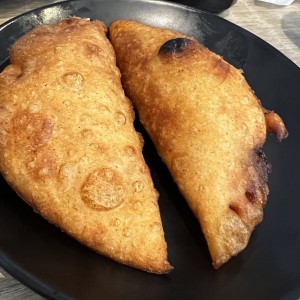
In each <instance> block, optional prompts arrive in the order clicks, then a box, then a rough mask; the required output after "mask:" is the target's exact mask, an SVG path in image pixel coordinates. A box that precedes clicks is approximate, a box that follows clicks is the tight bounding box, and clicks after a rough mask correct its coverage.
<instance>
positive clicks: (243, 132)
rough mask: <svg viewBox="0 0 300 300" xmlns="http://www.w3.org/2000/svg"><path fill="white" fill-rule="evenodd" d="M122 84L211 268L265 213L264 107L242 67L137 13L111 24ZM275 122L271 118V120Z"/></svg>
mask: <svg viewBox="0 0 300 300" xmlns="http://www.w3.org/2000/svg"><path fill="white" fill-rule="evenodd" d="M109 34H110V40H111V42H112V45H113V47H114V49H115V52H116V57H117V65H118V66H119V68H120V70H121V73H122V82H123V87H124V89H125V92H126V93H127V94H128V96H129V97H130V98H131V99H132V100H133V102H134V105H135V106H136V108H137V110H138V113H139V117H140V120H141V122H142V124H143V125H144V126H145V128H146V130H147V132H148V133H149V135H150V137H151V139H152V140H153V142H154V144H155V146H156V148H157V150H158V152H159V154H160V156H161V157H162V159H163V161H164V162H165V163H166V165H167V166H168V168H169V170H170V173H171V174H172V176H173V179H174V181H175V182H176V183H177V185H178V186H179V189H180V191H181V193H182V194H183V196H184V197H185V199H186V200H187V202H188V203H189V205H190V207H191V209H192V210H193V212H194V214H195V216H196V217H197V218H198V220H199V222H200V224H201V227H202V230H203V232H204V235H205V238H206V240H207V243H208V247H209V251H210V254H211V257H212V261H213V266H214V268H218V267H220V266H221V265H222V264H224V263H225V262H226V261H228V260H229V259H230V258H231V257H232V256H233V255H236V254H237V253H239V252H240V251H241V250H242V249H244V248H245V246H246V245H247V243H248V240H249V237H250V235H251V232H252V231H253V229H254V227H255V226H256V225H257V224H258V223H259V222H261V220H262V218H263V207H264V205H265V203H266V198H267V195H268V186H267V174H268V171H269V164H268V163H267V161H266V158H265V156H264V154H263V153H262V152H261V150H260V148H261V147H262V145H263V144H264V142H265V139H266V118H265V115H264V114H266V115H267V116H268V118H269V120H268V122H267V123H268V124H271V126H269V127H270V129H272V130H271V131H272V132H273V133H275V134H277V136H278V138H279V139H282V138H284V137H285V136H286V135H287V132H286V129H285V127H284V124H283V122H282V121H281V119H280V118H279V117H278V115H276V114H275V113H273V112H272V113H271V112H269V111H266V110H264V109H263V108H262V106H261V104H260V102H259V100H258V99H257V98H256V96H255V95H254V93H253V91H252V90H251V88H250V87H249V86H248V84H247V83H246V81H245V79H244V77H243V76H242V74H241V72H240V71H239V70H237V69H235V68H234V67H233V66H231V65H230V64H228V63H227V62H225V61H224V60H223V59H222V58H221V57H220V56H218V55H216V54H214V53H212V52H210V51H209V50H208V49H206V48H205V47H204V46H203V45H201V44H199V43H198V42H197V41H196V40H195V39H193V38H191V37H187V36H185V35H183V34H180V33H176V32H172V31H170V30H166V29H165V30H164V29H159V28H154V27H150V26H147V25H143V24H139V23H137V22H135V21H125V20H124V21H116V22H114V23H112V24H111V26H110V27H109ZM272 123H273V124H272Z"/></svg>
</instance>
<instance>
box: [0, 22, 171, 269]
mask: <svg viewBox="0 0 300 300" xmlns="http://www.w3.org/2000/svg"><path fill="white" fill-rule="evenodd" d="M133 120H134V112H133V109H132V106H131V104H130V102H129V100H128V99H127V98H126V97H125V95H124V92H123V90H122V86H121V81H120V73H119V70H118V69H117V67H116V65H115V55H114V51H113V48H112V46H111V44H110V43H109V41H108V40H107V38H106V28H105V26H104V24H102V23H101V22H99V21H93V22H90V21H88V20H83V19H79V18H70V19H66V20H64V21H61V22H60V23H58V24H57V25H43V26H40V27H38V28H36V29H34V30H33V31H31V32H30V33H28V34H26V35H25V36H23V37H22V38H21V39H20V40H18V41H17V42H16V43H15V44H14V46H13V47H12V49H11V65H9V66H8V67H7V68H6V69H5V70H4V71H3V72H2V73H1V74H0V170H1V173H2V174H3V176H4V177H5V178H6V180H7V181H8V182H9V183H10V184H11V185H12V187H13V188H14V189H15V190H16V191H17V193H18V194H19V195H20V196H21V197H22V198H23V199H24V200H25V201H26V202H27V203H28V204H30V205H31V206H32V207H33V208H34V209H35V211H37V212H38V213H40V214H41V215H42V216H43V217H45V218H46V219H47V220H49V221H50V222H51V223H54V224H55V225H57V226H59V227H60V228H62V229H63V230H64V231H65V232H66V233H68V234H70V235H71V236H73V237H75V238H76V239H77V240H79V241H80V242H82V243H83V244H85V245H87V246H88V247H90V248H92V249H94V250H95V251H97V252H99V253H101V254H104V255H106V256H108V257H110V258H112V259H115V260H116V261H118V262H121V263H124V264H128V265H131V266H134V267H136V268H139V269H142V270H146V271H148V272H154V273H167V272H169V271H170V270H171V266H170V264H169V263H168V261H167V248H166V242H165V239H164V233H163V228H162V223H161V219H160V214H159V208H158V203H157V199H158V194H157V192H156V190H155V189H154V186H153V182H152V179H151V177H150V172H149V169H148V167H147V165H146V163H145V161H144V158H143V156H142V146H143V143H142V141H141V137H140V135H139V134H138V133H137V132H136V131H135V129H134V127H133Z"/></svg>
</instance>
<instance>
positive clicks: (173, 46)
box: [158, 38, 193, 55]
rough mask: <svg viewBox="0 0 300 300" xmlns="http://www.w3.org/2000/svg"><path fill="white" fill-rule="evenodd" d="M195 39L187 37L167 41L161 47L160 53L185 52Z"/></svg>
mask: <svg viewBox="0 0 300 300" xmlns="http://www.w3.org/2000/svg"><path fill="white" fill-rule="evenodd" d="M192 42H193V41H192V40H190V39H186V38H176V39H172V40H168V41H166V42H165V43H164V44H163V45H162V46H161V47H160V49H159V52H158V54H160V55H161V54H169V53H170V54H178V53H181V52H183V51H184V50H185V49H186V48H187V47H188V46H189V45H190V44H191V43H192Z"/></svg>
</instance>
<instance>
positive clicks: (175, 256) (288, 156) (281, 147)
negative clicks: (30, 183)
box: [0, 0, 300, 300]
mask: <svg viewBox="0 0 300 300" xmlns="http://www.w3.org/2000/svg"><path fill="white" fill-rule="evenodd" d="M73 15H77V16H80V17H90V18H92V19H102V20H103V21H105V22H106V24H109V23H110V22H111V21H113V20H116V19H136V20H139V21H141V22H144V23H148V24H151V25H156V26H160V27H168V28H171V29H175V30H178V31H182V32H184V33H186V34H188V35H192V36H194V37H196V38H197V39H199V41H201V42H203V43H204V44H205V45H206V46H207V47H209V48H210V49H211V50H213V51H215V52H217V53H219V54H221V55H222V56H224V58H225V59H227V60H228V61H229V62H230V63H232V64H233V65H235V66H236V67H238V68H242V69H243V70H244V74H245V76H246V78H247V80H248V82H249V83H250V85H251V86H252V88H253V89H254V90H255V92H256V94H257V95H258V97H259V98H260V99H261V101H262V103H263V105H264V106H265V107H266V108H268V109H274V110H275V111H276V112H277V113H279V114H280V115H281V116H282V117H283V119H284V120H285V122H286V125H287V128H288V130H289V133H290V136H289V137H288V139H287V140H285V141H283V142H282V143H277V142H275V141H274V138H272V137H270V138H268V141H267V143H266V145H265V147H264V150H265V152H266V154H267V156H268V158H269V161H270V162H271V163H272V165H273V171H272V173H271V175H270V180H269V186H270V190H271V193H270V195H269V199H268V204H267V206H266V209H265V217H264V221H263V223H262V224H260V225H259V226H258V228H257V229H256V230H255V232H254V233H253V235H252V237H251V240H250V242H249V245H248V247H247V248H246V249H245V250H244V251H243V252H242V253H240V254H239V255H238V256H237V257H235V258H233V259H232V260H231V261H230V262H228V263H227V264H226V265H224V266H223V267H222V268H221V269H219V270H218V271H215V270H213V269H212V267H211V262H210V257H209V253H208V250H207V246H206V242H205V240H204V237H203V235H202V233H201V230H200V228H199V225H198V223H197V221H196V220H195V218H194V217H193V215H192V213H191V211H190V210H189V208H188V207H187V205H186V203H185V201H184V199H183V198H182V197H181V196H180V194H179V193H178V190H177V188H176V186H175V185H174V183H173V182H172V179H171V177H170V175H169V173H168V171H167V170H166V167H165V166H164V165H163V164H162V163H161V161H160V159H159V158H158V157H157V155H156V154H155V151H154V149H153V145H152V144H151V142H150V141H149V139H148V138H147V137H146V135H145V133H144V131H143V134H144V135H145V138H146V145H145V149H144V152H145V157H146V160H147V162H148V164H149V165H150V168H151V171H152V174H153V179H154V181H155V186H156V187H157V189H158V190H159V192H160V200H159V204H160V208H161V214H162V220H163V225H164V229H165V234H166V239H167V242H168V249H169V258H170V261H171V263H172V264H173V265H174V266H175V269H174V271H173V272H171V273H170V274H169V275H166V276H157V275H151V274H148V273H145V272H142V271H139V270H135V269H133V268H130V267H127V266H122V265H120V264H118V263H115V262H113V261H111V260H109V259H107V258H105V257H102V256H100V255H97V254H96V253H94V252H92V251H90V250H89V249H87V248H85V247H84V246H82V245H80V244H79V243H77V242H76V241H75V240H73V239H71V238H69V237H68V236H67V235H65V234H64V233H62V232H61V231H60V230H59V229H57V228H55V227H54V226H52V225H50V224H48V223H47V222H46V221H44V220H43V219H42V218H41V217H39V216H38V215H36V214H35V213H33V212H32V210H31V208H29V207H28V206H27V205H26V204H25V203H23V201H22V200H21V199H19V198H18V196H17V195H16V194H15V193H14V192H13V191H12V190H11V189H10V188H9V187H8V185H7V184H6V183H5V181H4V180H3V179H2V178H1V177H0V178H1V179H0V191H1V198H0V264H1V265H2V266H3V267H4V268H5V269H6V270H7V271H8V272H10V273H11V274H12V275H13V276H15V277H16V278H17V279H19V280H20V281H21V282H23V283H25V284H26V285H28V286H29V287H30V288H32V289H33V290H35V291H37V292H38V293H40V294H42V295H44V296H47V297H49V298H55V299H69V298H74V299H128V298H130V299H251V300H252V299H264V300H265V299H272V300H273V299H293V300H294V299H299V297H300V217H299V216H300V201H299V200H300V189H299V188H298V184H299V183H298V178H297V177H298V174H299V171H300V156H299V153H300V130H299V125H298V124H299V116H300V101H299V95H300V70H299V68H298V67H297V66H296V65H295V64H293V63H292V62H291V61H290V60H288V59H287V58H286V57H285V56H284V55H282V54H281V53H280V52H278V51H277V50H276V49H274V48H272V47H271V46H270V45H268V44H267V43H265V42H264V41H262V40H261V39H259V38H257V37H256V36H254V35H252V34H250V33H249V32H247V31H245V30H243V29H241V28H239V27H238V26H236V25H233V24H231V23H229V22H227V21H225V20H223V19H222V18H220V17H218V16H216V15H213V14H209V13H204V12H201V11H197V10H194V9H192V8H188V7H184V6H179V5H177V4H171V3H164V2H158V1H111V0H109V1H74V2H73V1H71V2H64V3H59V4H56V5H52V6H49V7H47V8H42V9H38V10H35V11H33V12H30V13H27V14H24V15H22V16H20V17H17V18H15V19H13V20H12V21H10V22H8V23H6V24H5V25H3V26H2V27H1V29H0V41H1V43H0V53H1V58H0V63H1V68H3V67H4V66H5V65H6V64H7V63H8V50H9V48H10V47H11V45H12V43H13V41H14V40H16V39H17V38H18V37H20V36H21V35H23V34H24V33H26V32H27V31H29V30H30V29H31V28H33V27H34V26H36V25H38V24H42V23H53V22H55V21H58V20H60V19H62V18H65V17H67V16H73ZM249 17H251V16H249ZM137 126H138V128H139V129H140V130H142V129H141V128H140V125H139V124H137Z"/></svg>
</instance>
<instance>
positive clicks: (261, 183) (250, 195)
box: [245, 149, 271, 205]
mask: <svg viewBox="0 0 300 300" xmlns="http://www.w3.org/2000/svg"><path fill="white" fill-rule="evenodd" d="M251 160H252V161H251V164H252V166H253V168H254V169H255V173H256V175H255V176H253V175H252V176H250V178H249V180H248V185H247V189H246V191H245V196H246V198H247V199H248V200H249V201H250V202H251V203H256V202H259V203H261V205H264V204H265V202H266V199H267V195H268V193H269V188H268V185H267V182H268V174H269V173H270V172H271V165H270V164H269V162H268V160H267V157H266V155H265V154H264V153H263V152H262V150H261V149H255V150H254V151H253V154H252V159H251Z"/></svg>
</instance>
